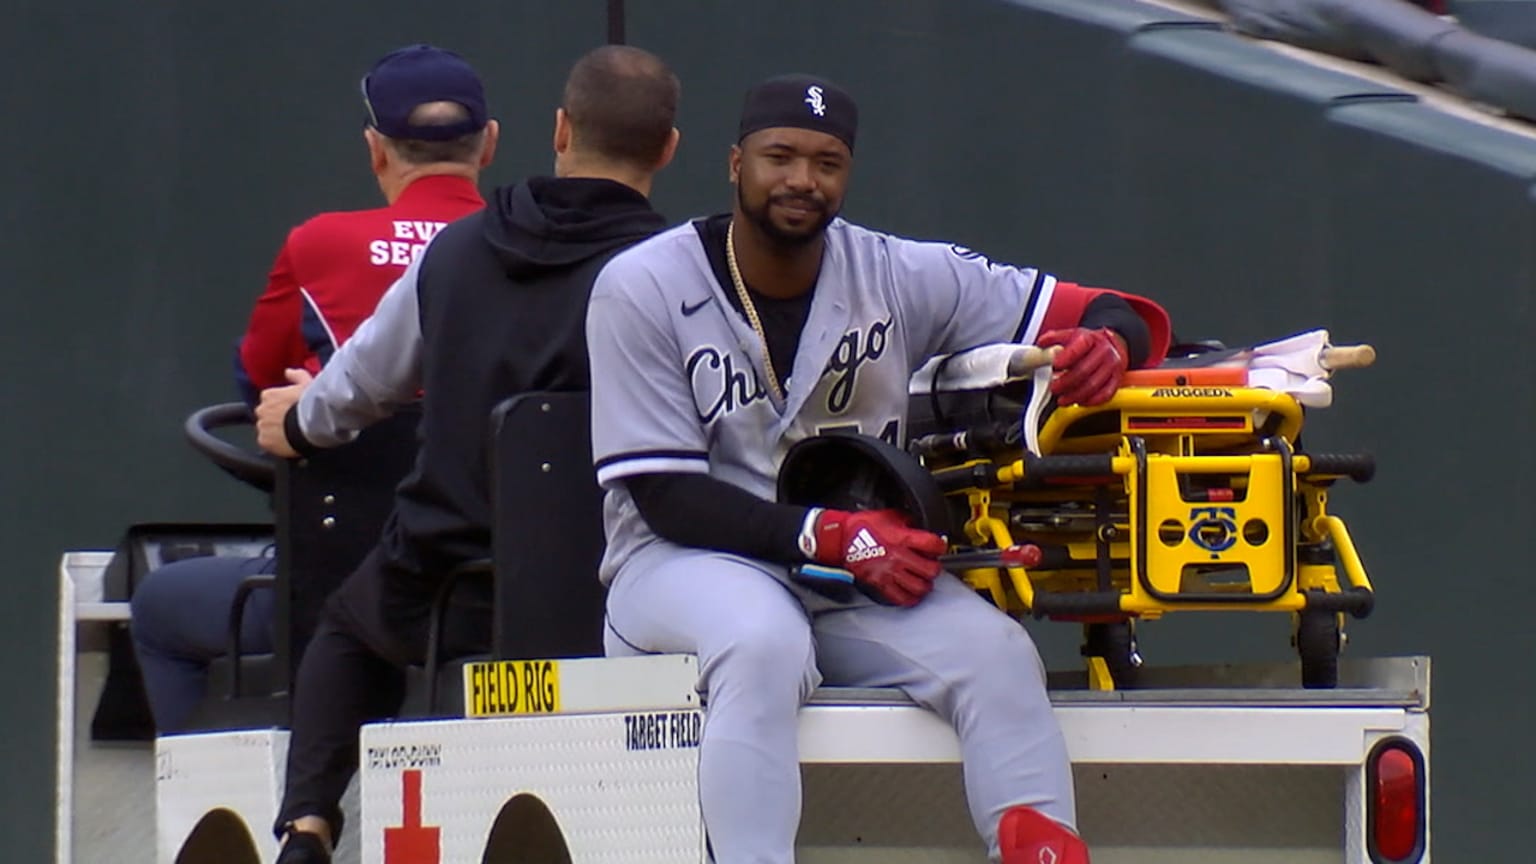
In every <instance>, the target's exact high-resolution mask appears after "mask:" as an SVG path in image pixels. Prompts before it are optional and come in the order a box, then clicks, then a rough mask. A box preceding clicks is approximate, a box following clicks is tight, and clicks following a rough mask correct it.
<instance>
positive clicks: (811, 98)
mask: <svg viewBox="0 0 1536 864" xmlns="http://www.w3.org/2000/svg"><path fill="white" fill-rule="evenodd" d="M805 104H807V105H809V106H811V113H812V114H815V115H816V116H817V117H823V116H825V115H826V113H827V103H826V101H825V100H823V99H822V98H821V88H820V87H818V86H816V85H815V84H812V85H811V86H809V87H807V88H805Z"/></svg>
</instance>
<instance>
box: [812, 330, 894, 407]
mask: <svg viewBox="0 0 1536 864" xmlns="http://www.w3.org/2000/svg"><path fill="white" fill-rule="evenodd" d="M890 329H891V319H889V318H887V319H885V320H884V321H876V322H875V323H873V324H871V325H869V331H868V333H866V332H865V331H864V330H862V329H861V328H858V327H855V328H853V329H852V330H849V331H848V332H847V333H844V334H843V338H842V339H839V340H838V342H837V348H835V349H833V351H832V359H830V360H828V361H827V370H826V371H825V372H823V373H822V374H823V375H831V376H833V380H832V389H831V390H829V391H827V410H828V411H830V412H832V413H833V414H840V413H842V412H843V410H844V409H846V408H847V407H848V403H849V402H851V401H853V390H854V387H855V385H856V384H857V383H858V380H857V379H858V375H859V367H860V366H863V365H864V364H865V363H870V362H873V361H875V360H879V359H880V357H881V355H883V354H884V353H885V346H886V344H887V342H888V341H889V340H888V339H887V334H888V333H889V332H890Z"/></svg>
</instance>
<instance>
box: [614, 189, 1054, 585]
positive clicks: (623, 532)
mask: <svg viewBox="0 0 1536 864" xmlns="http://www.w3.org/2000/svg"><path fill="white" fill-rule="evenodd" d="M1055 287H1056V281H1055V279H1054V278H1053V277H1051V276H1049V275H1046V274H1044V273H1041V272H1039V271H1037V270H1034V269H1030V268H1021V267H1014V266H1010V265H1006V264H1000V263H997V262H993V261H990V260H988V259H987V258H985V257H983V256H981V255H979V254H977V253H975V252H972V251H970V250H967V249H965V248H963V247H958V246H953V245H949V244H945V243H926V242H918V241H914V240H908V239H905V238H901V237H896V236H893V235H890V234H884V233H880V232H877V231H872V230H869V229H867V228H863V227H860V226H858V225H853V224H851V223H849V222H846V221H844V220H842V219H836V220H834V221H833V222H832V224H831V225H830V226H829V227H828V229H827V232H826V248H825V251H824V252H823V256H822V266H821V272H820V276H819V278H818V281H817V287H816V294H815V296H814V298H813V299H812V302H811V307H810V311H809V314H808V317H807V320H806V323H805V327H804V329H803V331H802V336H801V340H800V345H799V349H798V351H797V353H796V356H795V360H794V366H793V369H792V370H790V374H789V375H788V377H787V379H786V380H785V382H784V388H785V394H784V401H783V403H780V402H779V401H778V400H777V399H775V398H774V396H773V395H772V394H771V393H770V392H769V389H768V387H767V386H766V384H765V382H766V380H767V379H766V377H765V375H764V371H763V368H762V349H761V342H760V340H759V339H758V336H757V334H756V333H755V332H754V331H753V330H752V327H751V326H750V325H749V324H748V323H747V322H746V321H745V320H744V319H743V317H742V316H741V314H740V313H738V312H737V311H736V310H735V309H734V308H732V306H731V304H730V302H729V301H728V300H727V299H726V295H725V293H724V291H725V290H726V289H725V288H724V287H722V286H721V285H720V284H719V282H718V280H717V279H716V278H715V276H714V274H713V271H712V270H711V269H710V265H709V261H708V259H707V257H706V255H705V251H704V246H703V243H702V242H701V241H700V239H699V236H698V233H697V232H696V231H695V229H694V228H693V226H692V225H689V224H684V225H681V226H678V227H676V228H673V229H671V230H669V231H666V232H664V233H662V234H659V235H657V236H656V237H653V238H651V239H650V240H647V241H645V242H643V243H641V244H639V245H637V246H635V247H633V248H631V249H629V250H627V251H625V252H624V253H622V254H620V255H619V256H617V257H615V258H614V259H613V260H612V261H611V262H609V264H608V265H607V266H606V267H605V268H604V269H603V271H602V273H601V274H600V275H599V276H598V279H597V282H596V284H595V286H594V289H593V293H592V303H591V307H590V310H589V313H588V318H587V336H588V347H589V350H590V352H591V357H592V425H593V432H592V439H593V451H594V452H593V455H594V458H595V460H596V464H597V478H598V482H599V483H600V484H601V485H602V486H603V487H604V488H605V489H606V490H607V496H606V500H605V503H604V507H605V510H606V512H605V514H604V516H605V523H606V525H607V530H608V547H607V551H606V553H605V555H604V560H603V567H602V577H603V579H604V581H611V580H612V579H613V577H614V575H615V574H616V573H617V571H618V570H619V568H620V566H621V565H622V563H623V562H625V561H626V560H630V559H631V558H632V557H633V556H634V555H635V553H637V552H639V551H641V550H642V549H644V548H645V547H646V546H648V545H650V544H652V543H655V542H657V541H658V538H657V537H656V535H655V534H654V533H653V532H652V531H651V530H650V528H649V527H648V526H647V525H646V523H645V521H644V520H643V519H642V518H641V517H640V514H639V512H638V511H637V510H636V508H635V505H634V502H633V500H632V499H631V498H630V496H629V493H628V491H627V490H626V488H625V485H624V484H623V483H621V482H619V481H621V480H622V479H623V478H625V477H629V476H633V475H637V474H647V473H657V472H700V473H708V474H710V475H712V476H714V477H716V478H718V479H721V480H724V481H726V482H728V483H732V484H734V485H736V486H738V487H740V488H743V489H746V490H747V491H749V492H752V493H754V494H756V495H759V496H761V497H763V498H766V499H772V498H773V496H774V487H775V479H776V477H777V471H778V465H779V461H780V460H781V459H782V457H783V455H784V453H785V451H786V450H787V449H788V448H789V446H790V445H792V444H794V443H795V442H796V441H798V440H800V439H801V438H804V437H806V436H809V435H815V434H817V433H820V432H825V431H827V430H830V429H834V428H844V429H847V428H852V429H857V430H858V431H860V432H864V433H866V434H870V435H878V436H880V437H882V438H885V439H887V440H889V441H892V442H895V443H900V442H902V441H903V440H904V432H905V426H906V422H907V416H906V415H907V382H908V379H909V378H910V377H911V374H912V372H913V371H915V370H916V369H917V368H918V367H919V366H921V365H922V364H923V362H924V361H925V360H926V359H928V358H929V357H931V356H933V355H935V354H939V353H944V352H950V351H956V350H959V349H962V348H967V347H971V346H974V345H979V344H983V343H988V342H1004V341H1021V342H1033V341H1034V339H1035V337H1036V336H1037V335H1038V331H1039V329H1040V324H1041V322H1042V321H1043V320H1044V319H1045V315H1046V311H1047V308H1048V307H1049V305H1050V302H1051V298H1052V293H1053V291H1054V290H1055ZM780 377H781V378H783V377H784V375H783V373H782V371H781V372H780Z"/></svg>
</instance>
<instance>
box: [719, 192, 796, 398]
mask: <svg viewBox="0 0 1536 864" xmlns="http://www.w3.org/2000/svg"><path fill="white" fill-rule="evenodd" d="M725 263H726V264H727V265H728V266H729V267H730V270H731V284H732V285H733V286H735V288H736V296H737V297H739V298H741V308H742V311H743V312H746V313H747V323H749V324H751V325H752V330H753V331H754V332H756V333H757V341H758V342H759V343H761V345H762V346H763V371H764V372H766V373H767V374H768V388H769V389H770V390H772V391H773V396H774V398H775V399H777V400H778V401H780V402H783V401H784V390H783V388H781V387H780V386H779V376H778V373H776V372H774V371H773V357H772V356H771V355H769V353H768V334H767V333H765V332H763V321H762V319H761V318H759V317H757V306H756V305H755V304H753V302H752V296H751V295H750V294H748V293H747V283H746V282H744V281H742V278H741V268H739V267H737V266H736V220H735V219H732V220H731V222H730V224H729V225H727V226H726V228H725Z"/></svg>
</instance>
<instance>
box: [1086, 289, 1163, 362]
mask: <svg viewBox="0 0 1536 864" xmlns="http://www.w3.org/2000/svg"><path fill="white" fill-rule="evenodd" d="M1080 324H1081V326H1083V327H1087V328H1088V329H1090V330H1097V329H1099V328H1101V327H1107V328H1109V329H1110V330H1113V331H1115V332H1116V333H1118V334H1120V338H1121V339H1124V340H1125V347H1126V349H1127V350H1128V351H1129V352H1130V363H1131V368H1132V369H1136V368H1140V367H1141V366H1142V365H1143V364H1145V363H1146V362H1147V356H1148V355H1149V354H1150V353H1151V347H1152V336H1151V331H1150V330H1149V329H1148V327H1147V322H1145V321H1143V320H1142V319H1141V316H1140V315H1137V314H1136V310H1135V309H1132V308H1131V304H1129V303H1127V302H1125V300H1124V298H1121V297H1119V296H1116V295H1114V294H1100V295H1099V296H1097V297H1095V298H1093V300H1092V301H1091V302H1090V303H1089V304H1088V308H1087V309H1084V310H1083V318H1082V321H1081V322H1080Z"/></svg>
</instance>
